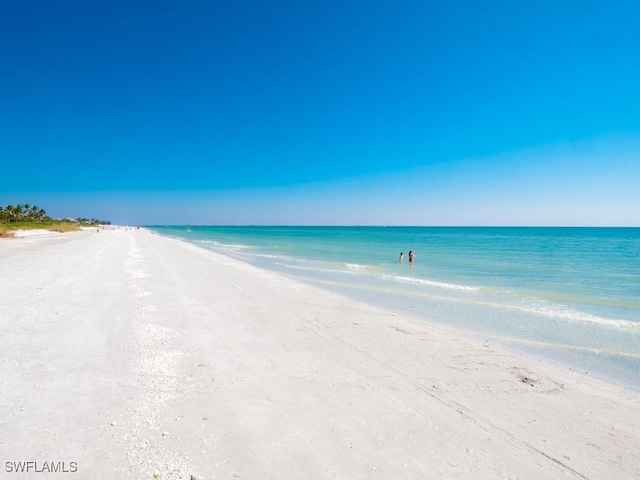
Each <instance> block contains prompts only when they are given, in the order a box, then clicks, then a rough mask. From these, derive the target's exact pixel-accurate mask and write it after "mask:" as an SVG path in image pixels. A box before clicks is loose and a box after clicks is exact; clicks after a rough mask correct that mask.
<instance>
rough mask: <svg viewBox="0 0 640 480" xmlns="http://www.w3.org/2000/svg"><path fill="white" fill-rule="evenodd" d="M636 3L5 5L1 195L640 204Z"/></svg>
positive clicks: (615, 219) (273, 216) (308, 213)
mask: <svg viewBox="0 0 640 480" xmlns="http://www.w3.org/2000/svg"><path fill="white" fill-rule="evenodd" d="M638 24H640V3H639V2H637V1H631V0H629V1H623V0H613V1H608V2H583V1H577V0H576V1H573V0H571V1H563V0H559V1H538V2H521V1H513V0H511V1H488V2H475V1H449V2H430V1H425V0H422V1H413V0H412V1H406V2H391V1H384V2H383V1H367V2H364V1H358V2H349V1H345V0H341V1H333V0H325V1H317V2H310V1H274V2H258V1H243V0H240V1H234V2H219V1H205V0H197V1H183V2H177V1H176V2H173V1H153V2H151V1H148V2H141V1H135V0H132V1H128V2H121V1H118V0H112V1H109V2H102V1H92V2H84V1H83V2H81V1H75V0H69V1H66V2H49V1H47V2H45V1H32V0H22V1H20V2H3V3H2V5H0V62H1V63H0V65H1V67H0V68H1V69H2V74H1V75H0V160H1V161H0V164H1V165H2V172H1V173H0V204H8V203H31V204H33V203H36V204H38V205H39V206H41V207H43V208H45V209H46V210H47V212H48V213H49V214H51V215H55V216H88V217H98V218H104V219H110V220H112V221H113V222H117V223H136V224H156V223H157V224H168V223H173V224H176V223H177V224H184V223H190V224H383V225H391V224H398V225H636V226H637V225H640V188H638V186H637V185H640V155H639V152H640V148H639V147H640V114H639V113H638V112H640V93H638V92H640V88H639V86H640V55H639V54H638V52H640V29H638V28H637V25H638Z"/></svg>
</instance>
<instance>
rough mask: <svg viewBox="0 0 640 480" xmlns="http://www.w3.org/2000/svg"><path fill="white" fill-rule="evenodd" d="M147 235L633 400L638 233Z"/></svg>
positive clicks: (637, 377)
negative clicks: (615, 387) (542, 364)
mask: <svg viewBox="0 0 640 480" xmlns="http://www.w3.org/2000/svg"><path fill="white" fill-rule="evenodd" d="M151 229H152V230H155V231H156V232H158V233H161V234H163V235H169V236H174V237H179V238H182V239H185V240H187V241H190V242H194V243H196V244H198V245H200V246H202V247H204V248H209V249H213V250H215V251H217V252H220V253H224V254H226V255H230V256H232V257H235V258H238V259H241V260H244V261H247V262H250V263H253V264H256V265H258V266H261V267H264V268H269V269H273V270H278V271H281V272H284V273H286V274H287V275H290V276H292V277H295V278H297V279H299V280H303V281H306V282H310V283H314V284H318V285H321V286H323V287H325V288H330V289H332V290H336V291H339V292H342V293H345V294H347V295H350V296H352V297H354V298H358V299H360V300H364V301H367V302H370V303H373V304H377V305H380V306H383V307H388V308H393V309H394V310H398V311H401V312H404V313H408V314H410V315H411V316H413V317H414V318H416V319H418V320H420V321H437V322H441V323H443V324H446V325H451V326H456V327H458V328H462V329H464V330H466V331H468V332H470V333H473V334H478V335H482V336H485V337H487V338H488V339H491V340H493V341H495V342H499V343H502V344H505V345H508V346H510V347H512V348H516V349H519V350H525V351H527V352H529V353H534V354H536V355H539V356H543V357H545V358H547V359H550V360H553V361H557V362H559V363H562V364H564V365H568V366H569V367H571V368H574V369H576V370H579V371H588V372H590V373H591V374H593V375H597V376H599V377H601V378H604V379H606V380H608V381H612V382H615V383H619V384H622V385H624V386H626V387H629V388H632V389H634V390H640V229H638V228H510V227H502V228H493V227H470V228H466V227H450V228H449V227H189V228H187V227H151ZM409 250H412V251H414V252H415V253H416V257H415V261H414V263H413V264H412V265H410V264H409V262H408V253H409ZM400 252H403V254H404V262H403V263H399V262H398V256H399V254H400Z"/></svg>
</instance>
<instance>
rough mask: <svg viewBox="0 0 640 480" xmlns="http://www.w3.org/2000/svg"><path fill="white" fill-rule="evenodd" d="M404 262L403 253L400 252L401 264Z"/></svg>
mask: <svg viewBox="0 0 640 480" xmlns="http://www.w3.org/2000/svg"><path fill="white" fill-rule="evenodd" d="M403 261H404V257H403V256H402V252H400V258H399V259H398V262H399V263H402V262H403Z"/></svg>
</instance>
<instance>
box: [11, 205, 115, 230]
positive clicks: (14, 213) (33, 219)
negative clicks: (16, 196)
mask: <svg viewBox="0 0 640 480" xmlns="http://www.w3.org/2000/svg"><path fill="white" fill-rule="evenodd" d="M54 221H58V222H59V221H71V220H57V219H54V218H51V217H50V216H49V215H47V212H45V211H44V209H42V208H40V207H38V206H37V205H30V204H28V203H23V204H17V205H7V206H4V207H3V206H0V223H16V222H27V223H50V222H54ZM75 222H77V223H80V224H83V225H98V224H101V225H111V222H108V221H104V220H98V219H96V218H91V219H89V218H77V219H76V220H75Z"/></svg>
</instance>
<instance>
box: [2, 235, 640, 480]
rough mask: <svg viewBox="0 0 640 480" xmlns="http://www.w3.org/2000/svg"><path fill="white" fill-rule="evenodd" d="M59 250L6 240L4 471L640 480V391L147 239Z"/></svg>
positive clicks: (90, 240) (94, 238) (110, 239)
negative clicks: (60, 468)
mask: <svg viewBox="0 0 640 480" xmlns="http://www.w3.org/2000/svg"><path fill="white" fill-rule="evenodd" d="M61 237H63V238H61ZM61 237H60V236H57V237H55V238H52V237H42V238H38V239H28V240H20V241H19V243H20V245H18V244H16V243H15V241H11V242H8V243H11V244H13V245H14V247H11V248H9V247H7V243H6V242H0V267H1V268H2V270H3V272H5V275H7V276H8V278H11V279H12V282H5V283H3V284H0V300H1V301H2V303H3V304H4V305H6V308H5V309H4V311H3V312H2V314H1V316H0V342H1V346H2V347H3V350H4V351H5V352H6V355H5V356H4V358H3V359H2V360H0V378H1V379H2V380H0V382H2V383H1V386H2V389H3V392H7V393H6V395H5V398H4V399H3V401H2V402H1V403H0V419H3V421H2V423H1V425H0V432H2V433H3V435H2V437H4V438H7V439H8V438H11V439H12V442H11V444H9V443H8V442H6V441H4V442H2V443H1V444H0V447H1V448H0V449H1V452H2V458H3V459H4V461H12V460H14V459H15V460H19V459H22V458H30V459H33V460H36V461H39V462H44V461H47V460H48V461H65V460H66V461H74V462H77V467H78V472H81V473H84V474H85V475H89V476H91V477H93V478H153V476H154V474H158V478H187V479H188V478H189V476H190V475H194V476H195V478H198V479H201V478H212V476H213V475H215V477H216V478H232V477H240V476H242V477H243V478H279V479H280V478H291V479H294V478H295V479H298V478H327V477H340V476H342V477H345V478H399V477H402V478H424V477H425V476H428V477H429V478H487V479H492V478H512V477H516V478H520V479H528V478H531V479H539V478H591V479H596V478H636V477H637V475H638V474H640V470H638V465H640V454H639V453H638V452H637V451H636V449H635V448H634V447H636V446H637V445H638V444H640V433H639V432H640V420H639V419H638V415H637V411H638V408H639V407H640V395H638V394H637V393H636V392H632V391H630V390H625V389H624V388H622V387H618V386H616V385H611V384H607V383H605V382H603V381H600V380H597V379H594V378H592V377H589V376H585V375H582V374H578V373H577V372H571V371H568V370H566V369H562V368H560V367H558V366H555V365H553V364H549V363H545V362H543V361H539V360H537V359H535V358H531V357H529V356H525V355H515V354H513V353H510V352H508V351H506V350H504V349H502V348H498V347H496V346H494V345H493V344H490V343H486V342H480V341H478V342H475V341H473V340H472V339H469V338H465V336H464V335H456V334H455V329H452V328H441V327H440V326H438V325H418V324H416V322H415V321H413V320H411V319H409V318H407V317H406V316H405V315H402V314H397V312H393V311H389V310H385V309H382V308H378V307H375V306H371V305H368V304H366V303H363V302H359V301H356V300H353V299H350V298H347V297H345V296H343V295H339V294H337V293H333V292H331V291H327V290H324V289H320V288H316V287H312V286H310V285H306V284H303V283H300V282H296V281H294V280H292V279H290V278H288V277H285V276H283V275H280V274H277V273H274V272H272V271H268V270H263V269H259V268H257V267H254V266H251V265H249V264H245V263H243V262H240V261H237V260H234V259H232V258H230V257H225V256H223V255H220V254H218V253H215V252H211V251H207V250H206V249H203V248H201V247H199V246H196V245H192V244H190V243H188V242H184V241H180V240H177V239H173V238H169V237H166V236H162V235H159V234H155V233H151V232H149V231H147V230H144V229H142V230H140V231H122V230H113V231H104V232H101V233H100V234H99V235H89V234H88V233H87V234H86V235H72V236H61ZM9 283H10V284H9ZM24 432H28V434H27V435H25V434H24Z"/></svg>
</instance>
